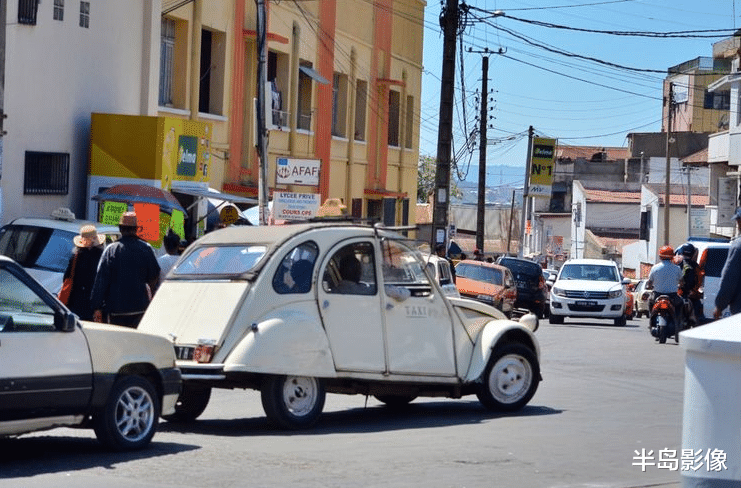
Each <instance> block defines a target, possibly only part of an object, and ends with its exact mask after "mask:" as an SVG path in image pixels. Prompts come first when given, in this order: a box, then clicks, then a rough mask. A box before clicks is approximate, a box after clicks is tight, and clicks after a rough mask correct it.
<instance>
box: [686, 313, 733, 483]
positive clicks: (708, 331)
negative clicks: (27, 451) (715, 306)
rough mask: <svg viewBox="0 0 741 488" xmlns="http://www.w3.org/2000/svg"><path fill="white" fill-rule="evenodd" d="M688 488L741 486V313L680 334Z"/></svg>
mask: <svg viewBox="0 0 741 488" xmlns="http://www.w3.org/2000/svg"><path fill="white" fill-rule="evenodd" d="M680 344H681V345H682V347H683V348H684V349H685V374H684V410H683V415H682V452H681V453H678V459H679V461H680V462H679V470H680V474H681V476H682V486H683V487H685V488H689V487H693V488H699V487H703V488H706V487H707V488H715V487H719V488H720V487H723V488H727V487H734V488H741V315H736V316H731V317H728V318H726V319H723V320H719V321H717V322H712V323H710V324H707V325H704V326H702V327H696V328H694V329H690V330H687V331H684V332H682V333H681V334H680Z"/></svg>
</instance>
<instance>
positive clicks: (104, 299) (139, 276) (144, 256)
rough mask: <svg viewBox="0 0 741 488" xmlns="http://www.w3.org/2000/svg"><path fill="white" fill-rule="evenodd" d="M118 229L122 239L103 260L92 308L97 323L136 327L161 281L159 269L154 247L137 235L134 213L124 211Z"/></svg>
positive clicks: (108, 248) (93, 294) (107, 248)
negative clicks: (105, 322)
mask: <svg viewBox="0 0 741 488" xmlns="http://www.w3.org/2000/svg"><path fill="white" fill-rule="evenodd" d="M118 228H119V229H120V230H121V238H120V239H119V240H118V241H116V242H114V243H113V244H111V245H110V246H108V247H106V248H105V250H104V251H103V255H102V256H101V257H100V263H99V264H98V274H97V275H96V277H95V283H94V284H93V293H92V296H91V298H90V305H91V306H92V308H93V310H94V312H93V320H95V321H96V322H103V321H104V318H105V319H107V320H106V321H107V322H108V323H110V324H116V325H123V326H126V327H132V328H136V326H138V325H139V321H140V320H141V318H142V316H143V315H144V311H145V310H146V309H147V306H148V305H149V301H150V299H151V295H152V291H153V290H154V289H155V287H156V285H157V282H158V280H159V274H160V266H159V264H158V263H157V258H156V257H155V255H154V251H153V250H152V246H150V245H149V244H148V243H147V242H145V241H143V240H141V239H140V238H139V237H138V236H137V235H136V232H137V230H138V228H139V226H138V223H137V219H136V213H135V212H124V214H123V215H121V220H120V221H119V224H118ZM104 311H105V315H106V316H107V317H104V314H103V312H104Z"/></svg>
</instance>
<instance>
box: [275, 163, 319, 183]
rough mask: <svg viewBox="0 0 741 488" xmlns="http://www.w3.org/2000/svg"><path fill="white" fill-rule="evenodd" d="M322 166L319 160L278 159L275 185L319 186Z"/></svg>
mask: <svg viewBox="0 0 741 488" xmlns="http://www.w3.org/2000/svg"><path fill="white" fill-rule="evenodd" d="M321 165H322V162H321V160H319V159H294V158H278V159H277V160H276V164H275V183H276V184H278V185H307V186H319V168H320V167H321Z"/></svg>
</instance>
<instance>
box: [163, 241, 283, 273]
mask: <svg viewBox="0 0 741 488" xmlns="http://www.w3.org/2000/svg"><path fill="white" fill-rule="evenodd" d="M267 249H268V248H267V246H261V245H238V246H209V247H199V248H196V249H194V250H193V251H192V252H191V253H189V254H188V255H187V256H185V258H183V260H182V261H180V262H179V263H178V264H177V266H176V267H175V269H174V270H173V274H174V275H176V276H177V275H181V276H182V275H199V276H209V275H225V274H242V273H246V272H247V271H250V270H251V269H252V268H254V267H255V265H256V264H257V263H258V262H259V261H260V259H261V258H262V257H263V256H264V255H265V253H266V252H267Z"/></svg>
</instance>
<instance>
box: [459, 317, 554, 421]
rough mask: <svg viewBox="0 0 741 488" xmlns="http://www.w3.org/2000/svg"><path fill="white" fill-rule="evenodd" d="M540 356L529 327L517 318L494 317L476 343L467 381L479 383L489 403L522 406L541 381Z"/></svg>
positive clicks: (502, 406) (512, 408)
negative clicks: (516, 320)
mask: <svg viewBox="0 0 741 488" xmlns="http://www.w3.org/2000/svg"><path fill="white" fill-rule="evenodd" d="M503 322H505V323H503ZM539 358H540V349H539V347H538V342H537V341H536V340H535V338H534V337H533V333H532V332H531V331H530V330H529V329H527V328H526V327H524V326H523V325H521V324H519V323H517V322H511V321H502V320H496V321H491V322H489V323H488V324H486V326H485V327H484V329H483V330H482V331H481V333H480V334H479V337H478V339H477V341H476V343H475V345H474V348H473V352H472V357H471V364H470V366H469V368H468V372H467V373H466V377H465V378H464V382H465V383H476V384H478V387H477V390H476V395H477V396H478V398H479V401H480V402H481V403H482V404H483V405H484V406H485V407H487V408H489V409H491V410H497V411H515V410H519V409H520V408H522V407H523V406H524V405H526V404H527V403H528V402H529V401H530V399H531V398H532V397H533V395H535V391H536V390H537V388H538V383H539V382H540V381H541V376H540V360H539Z"/></svg>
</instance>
